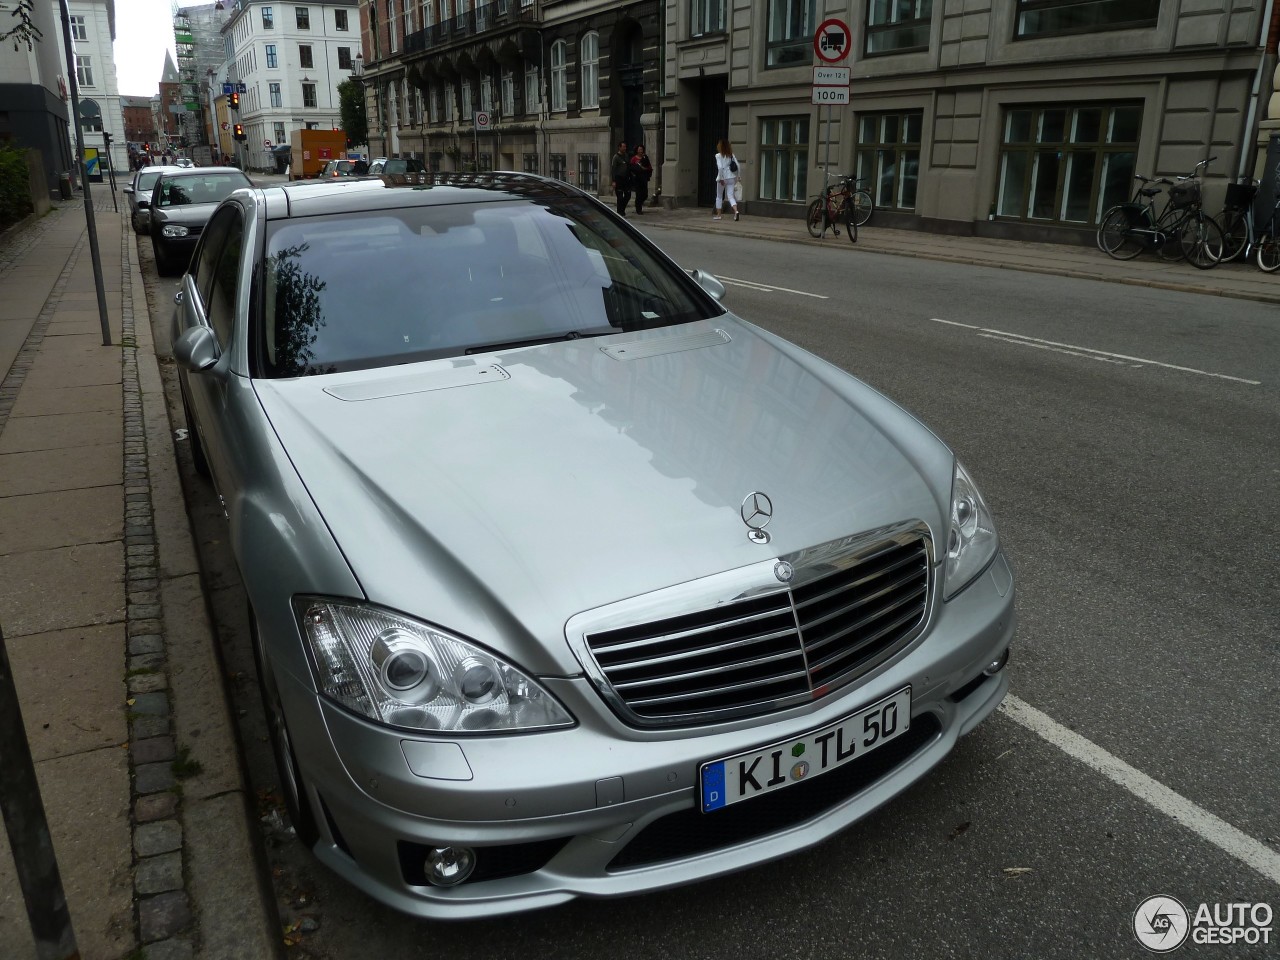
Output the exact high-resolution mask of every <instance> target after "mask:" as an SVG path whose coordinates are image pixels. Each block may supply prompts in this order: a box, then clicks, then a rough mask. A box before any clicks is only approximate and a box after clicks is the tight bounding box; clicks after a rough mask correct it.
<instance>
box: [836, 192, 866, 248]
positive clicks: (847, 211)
mask: <svg viewBox="0 0 1280 960" xmlns="http://www.w3.org/2000/svg"><path fill="white" fill-rule="evenodd" d="M840 222H841V223H843V224H844V228H845V232H846V233H848V234H849V242H850V243H857V242H858V224H859V223H861V222H862V221H861V220H859V219H858V208H857V204H856V203H855V201H854V200H853V199H852V198H850V199H847V200H845V202H844V203H842V204H840Z"/></svg>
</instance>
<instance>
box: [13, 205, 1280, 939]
mask: <svg viewBox="0 0 1280 960" xmlns="http://www.w3.org/2000/svg"><path fill="white" fill-rule="evenodd" d="M95 198H96V205H95V212H96V213H95V215H96V219H97V225H98V237H99V245H100V250H101V257H102V265H103V271H104V275H105V288H106V293H107V300H108V305H109V312H110V321H111V339H112V343H113V346H110V347H104V346H103V345H102V336H101V330H100V326H99V320H98V312H97V301H96V296H95V289H94V280H93V273H92V267H91V263H90V255H89V244H88V239H87V231H86V229H85V216H84V208H83V204H82V202H81V201H80V200H79V199H77V200H75V201H73V202H64V203H58V204H55V208H54V210H53V211H52V212H51V213H50V214H48V215H47V216H45V217H43V218H41V219H39V220H36V221H34V222H31V223H28V224H26V225H25V226H23V227H21V228H18V229H16V230H11V231H9V232H8V233H7V234H5V235H3V236H0V291H3V296H0V629H2V630H3V632H4V637H5V642H6V646H7V649H8V652H9V658H10V661H11V663H12V666H13V670H14V674H15V677H16V682H17V686H18V694H19V700H20V702H21V705H22V711H23V715H24V719H25V726H26V731H27V734H28V739H29V741H30V743H31V749H32V752H33V754H34V756H35V759H36V765H37V770H38V773H39V776H40V781H41V788H42V792H43V798H44V804H45V809H46V812H47V815H48V818H49V821H50V823H51V828H52V832H53V840H54V847H55V850H56V853H57V856H58V860H59V866H60V869H61V872H62V879H63V884H64V887H65V888H66V892H67V898H68V903H69V907H70V912H71V916H72V921H73V923H74V925H75V931H76V936H77V939H78V943H79V946H80V952H81V956H82V957H84V958H85V960H118V958H123V957H129V958H135V957H142V956H145V957H146V958H147V960H184V958H218V960H221V958H226V960H259V958H262V960H267V958H271V957H273V956H276V955H277V950H278V946H279V943H280V938H279V936H278V935H277V932H276V930H275V928H274V924H275V923H276V919H275V911H274V907H273V906H272V903H273V898H272V895H271V891H269V890H266V889H263V888H262V886H261V883H262V881H261V879H260V878H261V876H262V871H261V870H260V868H259V863H258V860H257V854H256V852H255V850H256V848H255V843H256V840H255V839H254V838H255V836H256V831H257V829H258V825H257V823H256V802H255V799H254V798H253V797H252V796H249V795H248V794H247V792H246V786H245V783H244V781H243V777H242V772H241V765H240V760H239V754H238V750H237V747H236V744H235V739H234V733H233V727H232V723H231V718H230V716H229V714H228V708H227V704H226V700H225V694H224V684H223V677H222V674H221V670H220V666H219V663H218V661H217V656H216V652H215V649H216V648H215V643H214V640H213V636H212V632H211V629H210V626H209V622H208V617H207V612H206V605H205V600H204V593H203V590H202V586H201V582H200V574H199V566H198V561H197V556H196V552H195V549H194V547H193V545H192V542H191V536H190V527H189V523H188V520H187V514H186V507H185V503H184V501H183V498H182V492H181V488H180V486H179V482H178V477H177V473H176V467H175V458H174V452H173V434H172V431H171V428H170V424H169V421H168V416H167V413H166V405H165V398H164V395H163V389H162V384H161V379H160V373H159V369H158V366H157V362H156V356H155V348H154V344H153V342H152V335H151V323H150V318H149V315H148V311H147V304H146V299H145V296H144V290H143V285H142V277H141V274H140V273H139V268H138V260H137V248H136V243H135V237H134V235H133V233H132V231H131V230H130V228H129V226H128V224H127V222H126V220H125V217H124V216H122V215H120V214H117V213H116V212H114V211H113V210H112V204H111V197H110V194H109V193H107V191H106V188H105V185H103V186H97V187H95ZM120 199H121V202H122V206H124V204H123V196H122V195H121V197H120ZM126 209H127V207H126ZM635 222H636V223H637V224H638V225H649V226H659V227H676V228H679V229H685V230H695V231H700V232H705V233H708V234H723V235H732V236H746V237H755V238H760V239H770V240H785V241H786V242H789V243H805V244H826V245H828V246H830V247H833V248H835V249H837V250H840V251H842V252H846V253H847V254H848V255H849V256H850V257H851V258H852V259H851V263H858V262H859V261H861V262H862V263H864V264H865V263H867V262H868V261H866V260H864V259H863V258H862V255H863V254H866V253H893V254H900V255H905V256H914V257H920V258H925V259H934V260H946V261H951V262H958V263H971V264H980V265H984V266H1004V267H1010V268H1013V269H1018V270H1028V271H1034V272H1039V273H1052V274H1060V275H1065V276H1080V277H1089V278H1093V279H1100V280H1110V281H1115V282H1118V283H1126V284H1139V285H1144V286H1151V287H1161V288H1164V289H1170V290H1184V291H1193V292H1200V293H1211V294H1221V295H1224V296H1229V297H1239V298H1245V299H1254V300H1263V301H1269V302H1280V276H1268V275H1265V274H1263V273H1261V272H1260V271H1258V270H1257V269H1256V268H1254V267H1252V266H1248V265H1235V264H1231V265H1226V266H1222V267H1218V268H1217V269H1215V270H1210V271H1201V270H1196V269H1194V268H1192V267H1190V266H1188V265H1186V264H1166V263H1163V262H1161V261H1159V260H1158V259H1156V258H1154V257H1151V256H1145V255H1144V256H1142V257H1139V258H1138V259H1137V260H1133V261H1130V262H1127V263H1120V262H1117V261H1114V260H1111V259H1110V258H1108V257H1106V256H1105V255H1104V254H1102V253H1100V252H1099V251H1097V250H1095V249H1093V248H1087V247H1065V246H1058V245H1053V244H1037V243H1018V242H1012V241H1001V240H986V239H981V238H975V237H949V236H941V235H937V234H928V233H916V232H911V231H903V230H890V229H886V228H883V227H867V228H863V230H862V231H860V234H859V240H858V243H857V245H856V246H854V245H851V244H849V242H848V241H847V240H846V239H845V238H844V237H843V236H842V237H839V238H832V237H828V238H827V239H825V240H814V239H812V238H810V237H809V235H808V233H807V232H806V231H805V229H804V224H803V222H802V221H800V220H793V219H788V220H780V219H771V218H763V217H752V216H749V215H744V216H743V218H742V220H741V221H740V222H737V223H735V222H733V220H732V219H731V218H726V219H724V220H721V221H718V222H713V221H712V220H711V217H710V212H709V211H708V210H705V209H696V208H684V209H678V210H662V209H660V208H654V209H652V210H651V211H650V212H646V214H645V215H644V217H643V219H640V220H636V221H635ZM922 282H924V283H927V282H928V281H927V273H922ZM139 947H144V948H145V949H144V952H141V953H140V952H138V948H139ZM34 956H35V948H34V944H33V943H32V939H31V935H30V931H29V928H28V924H27V916H26V912H25V908H24V905H23V902H22V897H21V892H20V890H19V888H18V884H17V879H16V873H15V871H14V866H13V862H12V857H11V854H10V851H9V848H8V843H7V839H6V837H5V835H4V832H3V831H0V960H30V958H34Z"/></svg>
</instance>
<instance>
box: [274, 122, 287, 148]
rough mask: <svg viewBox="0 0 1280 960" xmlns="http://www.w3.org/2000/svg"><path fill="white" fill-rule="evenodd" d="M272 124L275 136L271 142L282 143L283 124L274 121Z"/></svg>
mask: <svg viewBox="0 0 1280 960" xmlns="http://www.w3.org/2000/svg"><path fill="white" fill-rule="evenodd" d="M273 126H274V128H275V135H276V138H275V140H274V141H272V142H273V143H277V144H279V143H284V124H283V123H276V124H273Z"/></svg>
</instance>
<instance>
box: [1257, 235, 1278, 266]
mask: <svg viewBox="0 0 1280 960" xmlns="http://www.w3.org/2000/svg"><path fill="white" fill-rule="evenodd" d="M1258 269H1259V270H1261V271H1262V272H1263V273H1275V272H1276V271H1277V270H1280V238H1277V237H1275V236H1273V235H1271V234H1267V236H1265V237H1263V238H1262V239H1261V240H1259V241H1258Z"/></svg>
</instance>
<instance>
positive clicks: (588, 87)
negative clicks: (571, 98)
mask: <svg viewBox="0 0 1280 960" xmlns="http://www.w3.org/2000/svg"><path fill="white" fill-rule="evenodd" d="M579 62H580V63H581V64H582V89H581V91H580V92H579V96H580V97H581V98H582V106H583V108H584V109H585V108H586V107H598V106H600V34H598V33H596V32H595V31H594V30H592V31H591V32H590V33H588V34H586V35H584V36H583V38H582V57H581V59H580V61H579Z"/></svg>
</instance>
